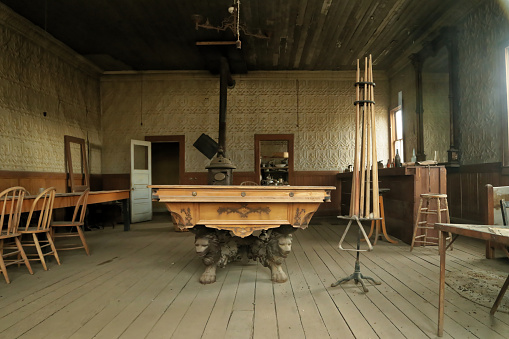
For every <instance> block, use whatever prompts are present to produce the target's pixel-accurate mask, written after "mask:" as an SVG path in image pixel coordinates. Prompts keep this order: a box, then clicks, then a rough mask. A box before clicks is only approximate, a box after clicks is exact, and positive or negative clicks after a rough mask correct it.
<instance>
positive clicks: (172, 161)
mask: <svg viewBox="0 0 509 339" xmlns="http://www.w3.org/2000/svg"><path fill="white" fill-rule="evenodd" d="M179 159H180V154H179V143H178V142H153V143H152V184H153V185H178V184H179V167H180V163H179ZM152 205H153V206H152V209H153V211H154V212H165V211H166V207H165V206H164V204H161V203H153V204H152Z"/></svg>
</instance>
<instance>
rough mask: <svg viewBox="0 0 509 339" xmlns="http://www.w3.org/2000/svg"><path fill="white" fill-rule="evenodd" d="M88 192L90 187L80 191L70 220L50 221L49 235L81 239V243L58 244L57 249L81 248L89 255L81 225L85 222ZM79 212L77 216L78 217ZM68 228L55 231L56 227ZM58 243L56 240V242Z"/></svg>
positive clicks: (54, 237)
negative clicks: (66, 230)
mask: <svg viewBox="0 0 509 339" xmlns="http://www.w3.org/2000/svg"><path fill="white" fill-rule="evenodd" d="M89 193H90V189H88V188H87V189H86V190H85V191H83V193H81V195H80V198H79V199H78V202H77V203H76V207H75V208H74V213H73V216H72V220H71V221H55V222H52V223H51V236H52V238H53V239H54V240H55V242H56V240H57V239H58V238H67V239H68V238H72V237H79V238H80V239H81V245H76V244H69V243H67V244H62V245H60V246H58V247H57V248H58V250H59V251H61V250H76V249H80V248H83V249H85V252H87V255H90V251H89V249H88V245H87V241H86V240H85V234H84V233H83V229H82V227H83V226H84V224H85V213H86V211H87V200H88V194H89ZM78 214H79V217H78ZM65 227H67V228H70V230H69V231H68V232H55V229H57V228H65ZM74 228H76V232H73V229H74ZM57 245H58V242H57Z"/></svg>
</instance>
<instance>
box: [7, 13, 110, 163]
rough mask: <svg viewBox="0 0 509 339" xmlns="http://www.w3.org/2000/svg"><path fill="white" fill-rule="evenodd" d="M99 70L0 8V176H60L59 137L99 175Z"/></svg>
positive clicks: (61, 145)
mask: <svg viewBox="0 0 509 339" xmlns="http://www.w3.org/2000/svg"><path fill="white" fill-rule="evenodd" d="M99 77H100V73H99V70H98V69H97V68H96V67H94V66H92V65H91V64H90V63H88V62H87V61H86V60H85V58H83V57H81V56H79V55H78V54H76V53H75V52H74V51H72V50H71V49H70V48H68V47H67V46H65V45H63V44H62V43H60V42H59V41H57V40H55V39H54V38H52V37H51V36H50V35H49V34H46V32H44V31H43V30H41V29H39V28H38V27H36V26H34V25H32V24H31V23H30V22H28V21H27V20H25V19H23V18H21V17H19V16H18V15H16V14H14V13H13V12H12V11H11V10H10V9H8V8H7V7H5V6H4V5H2V4H0V119H1V121H2V123H1V124H0V159H2V160H1V162H0V170H4V171H38V172H60V173H62V172H65V162H64V135H71V136H74V137H78V138H83V139H85V140H87V141H88V145H89V147H90V166H91V173H100V172H101V147H102V146H101V143H102V141H101V115H100V101H99Z"/></svg>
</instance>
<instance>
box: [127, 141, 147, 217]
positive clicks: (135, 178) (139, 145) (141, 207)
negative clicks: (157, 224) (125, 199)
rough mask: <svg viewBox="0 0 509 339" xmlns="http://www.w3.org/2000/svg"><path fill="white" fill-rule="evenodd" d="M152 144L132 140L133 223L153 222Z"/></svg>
mask: <svg viewBox="0 0 509 339" xmlns="http://www.w3.org/2000/svg"><path fill="white" fill-rule="evenodd" d="M151 153H152V152H151V143H150V142H149V141H140V140H131V222H133V223H135V222H142V221H147V220H152V190H151V189H150V188H148V187H147V186H148V185H150V184H152V174H151V173H152V169H151V163H152V161H151Z"/></svg>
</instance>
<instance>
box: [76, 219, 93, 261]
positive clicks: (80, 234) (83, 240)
mask: <svg viewBox="0 0 509 339" xmlns="http://www.w3.org/2000/svg"><path fill="white" fill-rule="evenodd" d="M76 228H77V229H78V234H79V236H80V239H81V243H82V244H83V248H85V252H87V255H90V252H89V250H88V245H87V241H86V240H85V234H83V231H82V229H81V227H80V226H77V227H76Z"/></svg>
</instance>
